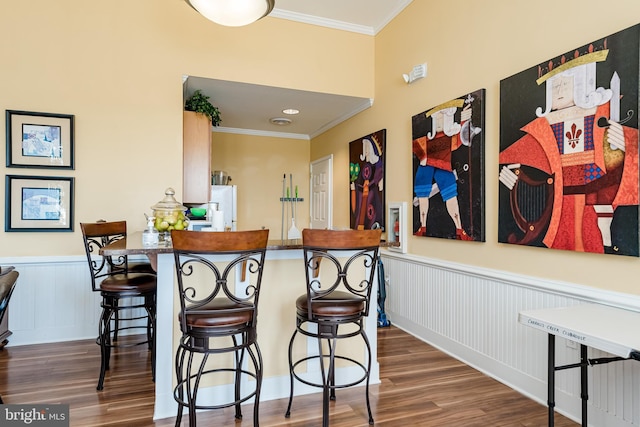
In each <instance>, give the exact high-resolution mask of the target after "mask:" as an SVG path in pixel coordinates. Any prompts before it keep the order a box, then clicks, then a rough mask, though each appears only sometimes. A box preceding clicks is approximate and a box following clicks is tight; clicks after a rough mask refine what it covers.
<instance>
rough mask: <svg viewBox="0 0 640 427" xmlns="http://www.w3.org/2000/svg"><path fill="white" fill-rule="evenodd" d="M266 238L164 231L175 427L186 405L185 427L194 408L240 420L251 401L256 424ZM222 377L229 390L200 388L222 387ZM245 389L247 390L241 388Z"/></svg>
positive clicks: (193, 415)
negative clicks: (169, 271) (172, 294)
mask: <svg viewBox="0 0 640 427" xmlns="http://www.w3.org/2000/svg"><path fill="white" fill-rule="evenodd" d="M268 237H269V230H255V231H236V232H204V231H176V230H173V231H172V232H171V240H172V242H173V253H174V257H175V266H176V275H177V278H178V296H179V300H180V314H179V316H178V318H179V322H180V330H181V332H182V337H181V339H180V344H179V347H178V349H177V351H176V359H175V368H176V377H177V385H176V387H175V389H174V398H175V400H176V402H178V415H177V417H176V426H179V425H180V422H181V420H182V412H183V410H184V408H185V407H186V408H188V409H189V426H195V425H196V410H200V409H220V408H226V407H231V406H235V417H236V418H238V419H240V418H242V411H241V408H240V405H241V403H243V402H245V401H247V400H249V399H251V398H254V406H253V425H254V426H256V427H257V426H258V425H259V424H258V408H259V403H260V389H261V386H262V355H261V354H260V348H259V346H258V342H257V320H258V298H259V296H260V283H261V282H262V271H263V268H264V259H265V252H266V247H267V239H268ZM225 353H226V355H225ZM246 355H248V356H249V357H248V359H247V358H246V357H245V356H246ZM210 356H215V357H211V358H210ZM207 362H209V363H207ZM249 363H250V364H251V366H249ZM229 373H230V374H232V375H233V378H234V382H233V390H231V388H228V389H227V388H226V386H225V385H221V386H218V387H220V389H216V392H215V393H213V395H212V396H207V393H206V392H204V391H202V390H199V386H200V385H201V382H202V381H205V379H204V378H203V377H208V378H212V379H214V380H215V379H217V380H218V381H221V380H224V378H225V374H226V375H229ZM243 379H244V380H247V379H249V380H250V379H254V380H255V381H244V382H243ZM207 381H208V380H207ZM251 383H253V387H250V388H249V390H250V391H246V390H243V389H242V388H243V386H244V385H245V384H246V385H250V384H251ZM218 384H220V382H219V383H218ZM222 384H224V381H222ZM201 391H202V393H200V392H201ZM243 391H245V392H244V393H243Z"/></svg>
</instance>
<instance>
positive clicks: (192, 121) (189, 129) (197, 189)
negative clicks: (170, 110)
mask: <svg viewBox="0 0 640 427" xmlns="http://www.w3.org/2000/svg"><path fill="white" fill-rule="evenodd" d="M182 138H183V139H182V144H183V145H182V168H183V169H182V174H183V177H182V194H183V196H182V203H187V204H200V203H207V202H208V201H209V192H210V189H211V121H210V120H209V118H208V117H207V116H205V115H204V114H199V113H196V112H194V111H185V112H184V116H183V129H182Z"/></svg>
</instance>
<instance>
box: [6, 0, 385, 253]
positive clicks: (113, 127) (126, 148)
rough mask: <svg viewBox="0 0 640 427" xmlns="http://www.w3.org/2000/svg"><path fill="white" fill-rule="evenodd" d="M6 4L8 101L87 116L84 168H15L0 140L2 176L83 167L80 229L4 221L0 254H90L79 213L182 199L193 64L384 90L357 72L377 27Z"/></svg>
mask: <svg viewBox="0 0 640 427" xmlns="http://www.w3.org/2000/svg"><path fill="white" fill-rule="evenodd" d="M0 10H1V11H2V13H0V40H3V42H2V43H1V44H0V58H2V67H1V69H0V76H1V78H0V94H2V96H0V109H1V110H25V111H36V112H51V113H64V114H74V115H75V119H76V129H75V138H76V139H75V149H76V156H75V163H76V169H75V170H73V171H51V170H46V169H17V168H5V167H4V165H5V160H4V155H5V154H4V150H0V151H1V154H0V170H1V172H2V174H3V175H7V174H21V175H56V176H73V177H75V178H76V191H75V196H76V203H75V221H74V222H75V232H73V233H6V232H4V231H0V257H3V256H4V257H14V256H31V255H32V256H45V255H79V254H82V253H83V249H82V244H81V241H82V238H81V236H80V230H79V227H78V225H77V224H78V223H79V222H81V221H94V220H97V219H99V218H104V219H107V220H118V219H124V220H127V221H128V225H129V229H130V230H136V229H137V230H141V229H142V228H143V227H144V225H145V221H144V215H143V213H145V212H146V213H151V209H150V207H151V206H152V205H154V204H155V203H156V202H158V201H159V200H160V199H161V198H162V197H163V196H164V191H165V189H166V188H167V187H173V188H174V189H175V190H176V192H177V194H176V196H177V198H178V200H180V199H181V191H182V145H181V144H182V77H183V76H184V75H192V76H200V77H209V78H216V79H225V80H234V81H240V82H246V83H254V84H262V85H271V86H279V87H286V88H292V89H300V90H309V91H317V92H328V93H335V94H339V95H348V96H358V97H366V98H371V97H373V90H374V80H373V78H374V77H373V73H371V74H369V73H366V74H362V73H360V72H359V73H353V72H352V70H355V69H361V68H362V69H367V70H372V69H373V61H374V59H373V51H374V39H373V37H371V36H364V35H360V34H353V33H349V32H344V31H338V30H332V29H327V28H323V27H318V26H311V25H305V24H300V23H295V22H291V21H287V20H282V19H277V18H270V17H267V18H265V19H263V20H261V21H259V22H257V23H255V24H253V25H250V26H248V27H241V28H227V27H222V26H219V25H215V24H213V23H211V22H210V21H207V20H206V19H204V18H203V17H202V16H200V15H198V14H197V13H196V12H195V11H194V10H193V9H191V8H190V7H189V6H188V5H187V4H186V3H185V2H183V1H180V0H161V1H159V0H135V1H130V0H112V1H109V2H108V3H105V4H99V3H96V2H87V1H84V0H56V1H50V0H23V1H18V2H16V1H11V0H0ZM283 44H286V46H287V49H283V48H282V46H283ZM336 47H340V49H337V48H336ZM1 122H2V124H1V125H0V131H1V133H0V134H3V135H4V120H1ZM307 163H308V158H307ZM277 172H278V174H281V173H282V172H283V171H282V170H281V168H278V171H277ZM274 179H275V180H276V184H277V179H279V178H277V175H276V178H274ZM263 185H264V187H263V188H264V189H265V190H267V189H268V190H271V189H272V188H273V183H271V182H269V181H264V180H256V181H255V183H254V186H263ZM275 187H276V188H275V190H277V188H279V186H278V185H276V186H275ZM265 192H266V191H265ZM4 196H5V189H4V185H0V200H2V201H3V202H4V200H5V197H4ZM276 197H277V191H276ZM274 204H275V206H277V207H276V208H274V209H275V210H277V211H278V212H277V221H276V222H277V223H278V227H279V219H280V212H279V210H278V208H279V202H278V199H277V198H276V199H275V200H274ZM2 210H3V211H4V209H2ZM307 216H308V214H307ZM0 221H1V222H2V225H1V226H0V230H4V216H3V217H2V219H1V220H0ZM278 230H279V228H278ZM278 235H279V233H278Z"/></svg>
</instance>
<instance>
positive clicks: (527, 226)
mask: <svg viewBox="0 0 640 427" xmlns="http://www.w3.org/2000/svg"><path fill="white" fill-rule="evenodd" d="M639 49H640V25H636V26H634V27H631V28H628V29H626V30H623V31H620V32H618V33H615V34H612V35H609V36H607V37H604V38H602V39H599V40H596V41H594V42H592V43H589V44H586V45H584V46H581V47H579V48H577V49H574V50H571V51H569V52H566V53H564V54H562V55H560V56H557V57H554V58H552V59H550V60H547V61H544V62H542V63H541V64H540V65H536V66H534V67H532V68H530V69H528V70H525V71H522V72H520V73H518V74H516V75H514V76H511V77H509V78H506V79H504V80H502V81H501V82H500V154H499V168H500V170H499V184H498V185H499V219H498V240H499V242H502V243H511V244H518V245H527V246H536V247H543V248H553V249H562V250H571V251H579V252H589V253H602V254H617V255H630V256H638V245H639V243H638V242H639V237H638V182H639V181H638V78H639V76H640V74H639V72H640V70H639V65H638V64H639V63H640V61H639Z"/></svg>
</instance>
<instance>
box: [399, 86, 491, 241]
mask: <svg viewBox="0 0 640 427" xmlns="http://www.w3.org/2000/svg"><path fill="white" fill-rule="evenodd" d="M484 99H485V90H484V89H480V90H477V91H475V92H471V93H468V94H466V95H463V96H461V97H459V98H455V99H452V100H450V101H447V102H445V103H443V104H440V105H438V106H435V107H433V108H430V109H428V110H426V111H424V112H422V113H420V114H416V115H415V116H413V118H412V138H413V141H412V151H413V183H414V184H413V224H412V225H413V234H414V235H415V236H426V237H439V238H444V239H455V240H470V241H478V242H484V241H485V231H484V228H485V227H484V226H485V220H484V194H485V183H484V132H482V129H484V120H485V118H484V114H485V113H484V110H485V107H484V104H485V100H484Z"/></svg>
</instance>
